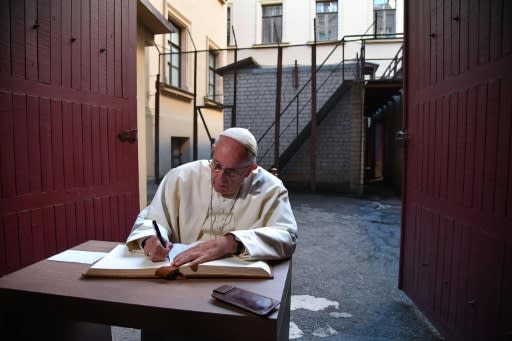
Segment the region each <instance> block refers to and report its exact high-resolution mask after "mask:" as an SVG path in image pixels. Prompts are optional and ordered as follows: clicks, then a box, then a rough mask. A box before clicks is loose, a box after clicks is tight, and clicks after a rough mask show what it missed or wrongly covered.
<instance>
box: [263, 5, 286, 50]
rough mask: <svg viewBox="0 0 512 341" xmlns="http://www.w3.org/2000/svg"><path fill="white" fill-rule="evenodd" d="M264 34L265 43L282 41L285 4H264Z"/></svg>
mask: <svg viewBox="0 0 512 341" xmlns="http://www.w3.org/2000/svg"><path fill="white" fill-rule="evenodd" d="M261 9H262V18H261V24H262V29H263V31H262V35H261V42H262V43H263V44H273V43H280V42H281V41H282V38H283V35H282V34H283V6H282V5H266V6H262V7H261Z"/></svg>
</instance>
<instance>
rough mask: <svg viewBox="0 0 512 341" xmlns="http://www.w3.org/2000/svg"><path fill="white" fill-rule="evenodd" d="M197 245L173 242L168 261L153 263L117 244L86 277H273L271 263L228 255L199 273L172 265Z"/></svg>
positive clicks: (94, 265)
mask: <svg viewBox="0 0 512 341" xmlns="http://www.w3.org/2000/svg"><path fill="white" fill-rule="evenodd" d="M193 245H194V244H190V245H189V244H173V247H172V249H171V252H170V253H169V260H166V261H163V262H152V261H151V260H150V259H149V258H147V257H146V256H144V253H143V252H142V251H130V250H129V249H128V247H127V246H126V245H125V244H119V245H117V246H116V247H115V248H114V249H112V251H110V252H109V253H108V254H107V255H106V256H105V257H103V258H102V259H100V260H98V261H97V262H96V263H94V264H93V265H91V266H90V267H89V269H87V271H86V272H85V273H84V274H83V276H84V277H139V278H152V277H165V278H176V277H185V278H188V277H249V278H272V270H271V267H270V265H269V264H267V263H266V262H263V261H245V260H242V259H240V258H238V257H227V258H222V259H217V260H213V261H209V262H205V263H202V264H200V265H199V267H198V269H197V271H196V272H194V271H192V269H191V268H190V267H189V266H187V265H186V264H185V265H182V266H180V267H179V268H176V267H172V266H171V264H172V260H173V259H174V257H175V256H176V255H177V254H179V253H180V252H182V251H184V250H186V249H188V248H190V247H192V246H193Z"/></svg>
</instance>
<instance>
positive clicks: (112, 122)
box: [107, 109, 122, 182]
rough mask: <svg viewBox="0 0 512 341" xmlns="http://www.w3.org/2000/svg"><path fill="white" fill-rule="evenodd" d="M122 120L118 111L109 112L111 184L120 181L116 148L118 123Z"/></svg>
mask: <svg viewBox="0 0 512 341" xmlns="http://www.w3.org/2000/svg"><path fill="white" fill-rule="evenodd" d="M120 119H122V116H121V115H120V113H119V112H118V111H117V110H114V109H109V110H108V132H107V141H108V161H109V166H108V168H109V179H110V181H111V182H114V181H115V180H116V179H118V174H117V161H118V158H117V153H116V148H117V146H118V145H119V142H118V140H117V139H116V136H117V132H116V131H117V125H118V121H119V120H120Z"/></svg>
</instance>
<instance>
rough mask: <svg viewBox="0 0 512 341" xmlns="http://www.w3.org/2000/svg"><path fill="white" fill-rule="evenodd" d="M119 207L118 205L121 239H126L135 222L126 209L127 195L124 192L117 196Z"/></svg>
mask: <svg viewBox="0 0 512 341" xmlns="http://www.w3.org/2000/svg"><path fill="white" fill-rule="evenodd" d="M117 207H118V211H117V212H118V213H117V216H118V219H117V221H118V224H119V238H120V239H119V240H126V238H127V237H128V233H127V231H131V226H132V225H133V222H130V218H129V217H128V216H127V213H126V212H127V210H126V197H125V195H124V193H120V194H119V195H118V196H117Z"/></svg>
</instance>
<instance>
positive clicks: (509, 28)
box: [502, 1, 512, 55]
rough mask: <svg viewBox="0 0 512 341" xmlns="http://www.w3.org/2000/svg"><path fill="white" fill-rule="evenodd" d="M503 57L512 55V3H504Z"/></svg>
mask: <svg viewBox="0 0 512 341" xmlns="http://www.w3.org/2000/svg"><path fill="white" fill-rule="evenodd" d="M502 46H503V55H509V54H511V53H512V2H510V1H503V35H502Z"/></svg>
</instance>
